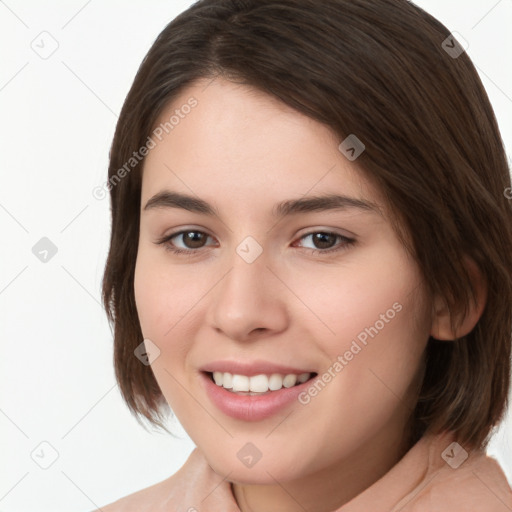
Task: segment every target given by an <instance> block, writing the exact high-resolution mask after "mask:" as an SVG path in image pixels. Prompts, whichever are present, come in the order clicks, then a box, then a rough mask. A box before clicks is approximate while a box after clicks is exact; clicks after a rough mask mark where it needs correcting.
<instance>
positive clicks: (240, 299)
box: [209, 252, 288, 341]
mask: <svg viewBox="0 0 512 512" xmlns="http://www.w3.org/2000/svg"><path fill="white" fill-rule="evenodd" d="M264 254H265V253H264V252H263V254H262V255H260V256H259V257H258V258H257V259H256V260H255V261H253V262H252V263H248V262H246V261H245V260H244V259H243V258H241V257H240V256H239V255H238V254H237V253H235V254H234V256H233V258H232V259H231V260H230V263H231V267H230V270H229V271H228V272H227V274H226V275H225V276H224V278H223V279H222V280H221V281H220V282H219V283H218V285H217V286H215V287H214V289H213V290H212V292H214V293H212V295H211V299H210V309H209V312H210V314H209V319H210V324H211V325H212V326H213V328H214V329H215V330H216V331H217V332H219V333H222V334H224V335H225V336H227V337H229V338H231V339H233V340H235V341H250V340H254V339H257V338H260V337H262V336H269V335H271V334H276V333H278V332H281V331H283V330H285V329H286V327H287V325H288V311H287V308H286V293H285V292H286V288H285V287H284V286H283V284H282V282H281V281H280V280H279V279H278V278H277V277H276V276H275V270H270V268H268V266H267V265H268V261H267V259H266V258H265V257H264Z"/></svg>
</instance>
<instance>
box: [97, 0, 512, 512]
mask: <svg viewBox="0 0 512 512" xmlns="http://www.w3.org/2000/svg"><path fill="white" fill-rule="evenodd" d="M509 187H510V177H509V173H508V166H507V161H506V157H505V151H504V149H503V144H502V141H501V138H500V134H499V131H498V128H497V124H496V120H495V117H494V113H493V111H492V108H491V106H490V103H489V100H488V98H487V95H486V93H485V91H484V88H483V86H482V84H481V82H480V80H479V78H478V75H477V73H476V71H475V68H474V66H473V65H472V63H471V61H470V60H469V58H468V56H467V55H466V54H465V52H464V50H463V47H462V46H461V45H460V44H459V43H458V42H457V40H456V39H455V38H454V37H453V36H452V35H451V34H450V33H449V31H448V30H447V29H446V28H445V27H444V26H443V25H442V24H440V23H439V22H438V21H437V20H435V19H434V18H432V17H431V16H430V15H428V14H427V13H425V12H424V11H423V10H421V9H419V8H418V7H416V6H415V5H414V4H412V3H410V2H406V1H402V0H379V1H375V0H372V1H370V0H355V1H352V0H351V1H345V0H326V1H323V2H318V1H314V0H263V1H262V0H258V1H256V0H246V1H244V2H241V1H238V2H235V1H228V0H221V1H219V0H202V1H199V2H197V3H195V4H194V5H193V6H192V7H190V8H189V9H188V10H187V11H185V12H184V13H182V14H181V15H180V16H178V17H177V18H176V19H175V20H173V21H172V22H171V23H170V24H169V25H168V26H167V27H166V28H165V29H164V31H163V32H162V33H161V34H160V36H159V37H158V38H157V40H156V41H155V43H154V45H153V46H152V48H151V49H150V51H149V53H148V55H147V56H146V58H145V59H144V61H143V63H142V65H141V67H140V69H139V72H138V74H137V76H136V78H135V81H134V83H133V85H132V88H131V90H130V92H129V94H128V96H127V99H126V101H125V104H124V106H123V110H122V112H121V116H120V118H119V122H118V125H117V129H116V133H115V136H114V141H113V145H112V149H111V161H110V166H109V188H110V192H111V201H112V235H111V244H110V251H109V255H108V260H107V264H106V268H105V275H104V281H103V297H104V303H105V307H106V309H107V312H108V314H109V318H110V320H111V321H112V322H113V324H114V343H115V366H116V375H117V379H118V382H119V385H120V388H121V391H122V393H123V397H124V399H125V400H126V402H127V404H128V406H129V407H130V409H131V411H132V412H134V413H135V414H137V415H138V416H140V417H143V418H146V419H147V420H149V421H150V422H152V423H154V424H155V425H159V426H161V427H162V428H165V426H164V424H163V421H164V419H165V414H166V413H168V412H169V410H172V411H173V413H175V414H176V416H177V417H178V419H179V420H180V422H181V424H182V425H183V426H184V428H185V430H186V431H187V433H188V434H189V435H190V437H191V439H192V440H193V441H194V442H195V444H196V445H197V449H196V450H195V451H194V453H193V454H192V455H191V457H190V459H189V460H188V461H187V463H186V464H185V466H184V467H183V468H182V469H181V470H180V471H179V472H178V473H177V474H176V475H173V476H172V477H170V478H169V479H168V480H166V481H164V482H161V483H159V484H156V485H155V486H153V487H150V488H148V489H145V490H143V491H139V492H138V493H135V494H134V495H131V496H129V497H126V498H123V499H121V500H119V501H118V502H116V503H114V504H112V505H110V506H108V507H104V508H103V510H106V511H109V512H110V511H120V510H132V509H133V510H148V511H149V510H181V509H182V510H191V511H192V510H199V511H202V510H208V511H210V512H211V511H212V510H216V509H218V510H224V511H226V510H241V511H242V512H259V511H269V510H271V511H273V510H279V511H296V510H297V511H298V510H308V511H318V512H321V511H325V512H327V511H334V510H339V511H343V512H349V511H350V512H353V511H359V510H360V511H363V510H365V511H368V510H379V511H391V510H393V511H398V510H401V511H412V510H415V511H418V510H421V511H430V510H432V511H434V510H435V511H440V510H446V511H448V510H450V511H452V510H475V511H476V510H478V511H482V510H486V511H493V512H497V511H501V510H510V509H511V508H512V491H511V490H510V487H509V484H508V482H507V480H506V478H505V476H504V474H503V471H502V470H501V468H500V467H499V465H498V464H497V462H496V461H495V460H493V459H491V458H489V457H487V456H486V455H485V446H486V443H487V442H488V439H489V436H490V433H491V429H492V428H493V426H495V425H497V424H498V423H499V421H500V420H501V418H502V416H503V412H504V409H505V406H506V397H507V392H508V388H509V376H510V348H511V332H510V329H511V323H512V279H511V276H512V228H511V226H512V222H511V221H512V212H511V205H510V202H509V201H508V199H507V197H506V190H507V189H508V190H509ZM180 507H181V508H180Z"/></svg>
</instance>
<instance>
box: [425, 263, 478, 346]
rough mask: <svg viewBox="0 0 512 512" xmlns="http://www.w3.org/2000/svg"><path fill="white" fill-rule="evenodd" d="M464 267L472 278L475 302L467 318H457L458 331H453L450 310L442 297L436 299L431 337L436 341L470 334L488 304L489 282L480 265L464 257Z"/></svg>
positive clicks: (471, 305)
mask: <svg viewBox="0 0 512 512" xmlns="http://www.w3.org/2000/svg"><path fill="white" fill-rule="evenodd" d="M463 261H464V266H465V267H466V269H467V271H468V273H469V275H470V277H471V285H472V288H473V290H474V300H473V301H471V302H470V306H469V311H468V312H467V314H466V316H465V318H455V319H454V320H455V322H454V324H455V325H458V328H457V330H456V331H455V332H454V331H452V327H451V323H452V322H451V321H452V317H451V315H450V312H449V310H448V306H447V304H446V301H445V300H444V298H442V297H436V298H435V300H434V307H433V311H432V329H431V331H430V336H432V338H435V339H436V340H454V339H457V338H461V337H462V336H466V334H469V333H470V332H471V331H472V330H473V328H474V327H475V325H476V324H477V322H478V320H479V319H480V317H481V316H482V313H483V311H484V308H485V304H486V302H487V282H486V281H485V279H484V277H483V275H482V273H481V271H480V269H479V268H478V265H477V264H476V263H475V262H474V261H473V260H472V259H471V258H469V257H468V256H464V257H463Z"/></svg>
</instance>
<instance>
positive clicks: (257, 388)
mask: <svg viewBox="0 0 512 512" xmlns="http://www.w3.org/2000/svg"><path fill="white" fill-rule="evenodd" d="M310 377H311V373H301V374H300V375H295V374H293V373H290V374H287V375H281V374H279V373H273V374H271V375H264V374H260V375H253V376H252V377H248V376H246V375H237V374H232V373H228V372H213V380H214V381H215V384H217V386H219V387H223V388H224V389H229V390H231V391H234V392H238V391H245V392H248V391H251V392H253V393H266V392H267V391H269V390H270V391H278V390H279V389H281V388H282V387H285V388H291V387H293V386H295V385H296V384H302V383H304V382H306V381H307V380H309V378H310Z"/></svg>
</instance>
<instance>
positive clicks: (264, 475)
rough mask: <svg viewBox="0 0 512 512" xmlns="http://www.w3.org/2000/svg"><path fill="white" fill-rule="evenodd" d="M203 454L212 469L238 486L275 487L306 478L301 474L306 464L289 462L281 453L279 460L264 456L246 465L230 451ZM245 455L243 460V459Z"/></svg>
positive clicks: (294, 461)
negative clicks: (277, 482)
mask: <svg viewBox="0 0 512 512" xmlns="http://www.w3.org/2000/svg"><path fill="white" fill-rule="evenodd" d="M203 453H204V455H205V457H206V460H207V461H208V464H209V465H210V467H211V468H212V469H213V471H215V473H217V474H218V475H219V476H221V477H222V478H224V477H226V476H228V475H229V476H228V481H230V482H233V483H237V484H259V485H265V484H269V485H274V484H275V483H276V480H277V481H279V482H286V481H289V480H294V479H297V478H301V477H302V476H304V475H303V474H302V473H301V470H302V469H305V468H303V467H302V465H303V464H304V463H305V461H304V460H301V464H300V465H299V464H296V458H295V457H291V458H290V459H294V460H293V461H291V460H287V459H285V458H283V457H282V455H283V454H282V453H280V454H279V455H280V457H279V459H275V458H272V459H267V460H266V461H265V460H264V459H265V456H264V455H263V456H262V457H261V458H260V459H259V460H257V461H256V462H254V460H253V461H250V460H248V461H247V462H246V463H245V464H244V462H242V461H241V460H240V459H239V457H238V456H237V454H236V453H234V456H232V455H229V451H228V450H226V451H223V453H222V455H220V454H218V453H216V451H215V450H213V452H212V451H208V452H207V451H204V450H203ZM243 455H244V454H243V453H242V455H241V457H240V458H241V459H243ZM246 464H247V465H246Z"/></svg>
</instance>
